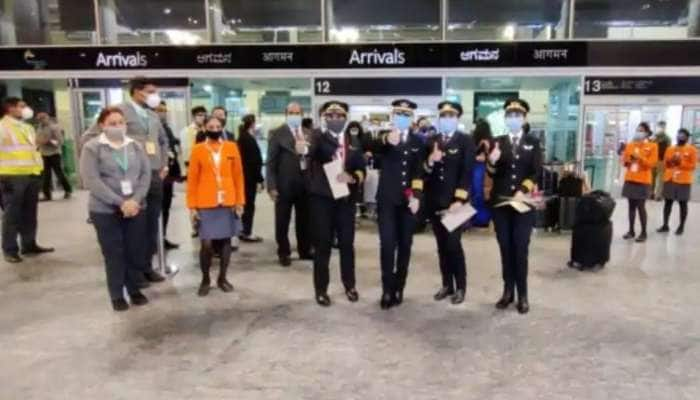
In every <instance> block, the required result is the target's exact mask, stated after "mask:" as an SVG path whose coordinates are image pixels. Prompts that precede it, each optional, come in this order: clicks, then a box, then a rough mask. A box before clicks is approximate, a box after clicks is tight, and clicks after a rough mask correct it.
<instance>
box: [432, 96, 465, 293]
mask: <svg viewBox="0 0 700 400" xmlns="http://www.w3.org/2000/svg"><path fill="white" fill-rule="evenodd" d="M438 113H439V118H438V126H437V131H438V133H437V134H436V135H435V136H433V137H431V138H429V139H428V141H427V145H428V147H427V150H426V151H427V152H428V153H429V155H428V159H427V161H426V162H425V165H424V166H425V172H426V178H425V179H426V185H425V186H426V187H425V202H426V212H427V215H428V217H429V218H430V221H431V226H432V228H433V233H434V235H435V240H436V242H437V248H438V258H439V262H440V274H441V275H442V287H441V288H440V290H438V292H437V293H436V294H435V296H434V298H435V300H436V301H440V300H443V299H445V298H447V297H449V296H451V301H452V304H460V303H462V302H463V301H464V297H465V295H466V290H467V266H466V261H465V258H464V249H463V248H462V231H463V229H462V228H461V227H459V228H457V229H455V230H453V231H452V232H450V231H448V230H447V229H446V228H445V226H444V225H443V224H442V221H441V219H442V215H443V214H444V213H445V212H454V211H456V210H458V209H459V208H460V207H461V206H462V205H464V204H465V203H466V202H467V201H468V200H469V191H470V190H471V184H472V169H473V165H474V157H475V147H474V142H473V140H472V138H471V136H469V135H466V134H465V133H462V132H460V131H459V130H458V128H457V126H458V125H459V117H460V116H462V106H461V105H460V104H459V103H454V102H450V101H443V102H442V103H440V104H438Z"/></svg>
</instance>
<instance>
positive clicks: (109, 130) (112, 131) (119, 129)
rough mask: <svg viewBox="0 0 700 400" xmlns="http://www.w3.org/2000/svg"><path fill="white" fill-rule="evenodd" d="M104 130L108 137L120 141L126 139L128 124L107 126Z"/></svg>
mask: <svg viewBox="0 0 700 400" xmlns="http://www.w3.org/2000/svg"><path fill="white" fill-rule="evenodd" d="M104 132H105V136H106V137H107V139H109V140H111V141H113V142H118V141H121V140H124V136H126V126H107V127H105V129H104Z"/></svg>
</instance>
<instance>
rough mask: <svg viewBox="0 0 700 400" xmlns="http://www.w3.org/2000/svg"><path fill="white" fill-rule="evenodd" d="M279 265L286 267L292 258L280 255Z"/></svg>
mask: <svg viewBox="0 0 700 400" xmlns="http://www.w3.org/2000/svg"><path fill="white" fill-rule="evenodd" d="M279 260H280V265H281V266H283V267H288V266H290V265H292V259H291V258H289V256H280V258H279Z"/></svg>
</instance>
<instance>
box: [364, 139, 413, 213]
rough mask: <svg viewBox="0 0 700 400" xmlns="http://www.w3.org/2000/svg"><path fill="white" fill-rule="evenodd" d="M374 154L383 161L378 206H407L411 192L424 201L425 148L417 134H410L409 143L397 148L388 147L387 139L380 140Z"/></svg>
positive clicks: (373, 148)
mask: <svg viewBox="0 0 700 400" xmlns="http://www.w3.org/2000/svg"><path fill="white" fill-rule="evenodd" d="M372 152H373V153H374V154H376V155H379V156H381V157H382V164H381V173H380V174H379V186H378V188H377V204H386V205H400V204H405V203H407V201H408V198H407V197H406V191H407V190H411V191H412V192H413V195H414V196H416V197H420V195H421V192H422V191H423V173H424V169H423V161H425V145H424V143H423V141H422V140H421V139H420V138H419V137H418V136H417V135H416V134H414V133H413V132H410V133H409V134H408V136H407V139H406V141H405V142H403V143H399V144H398V145H396V146H392V145H390V144H389V143H387V142H386V137H383V138H381V139H377V140H375V141H374V143H373V146H372Z"/></svg>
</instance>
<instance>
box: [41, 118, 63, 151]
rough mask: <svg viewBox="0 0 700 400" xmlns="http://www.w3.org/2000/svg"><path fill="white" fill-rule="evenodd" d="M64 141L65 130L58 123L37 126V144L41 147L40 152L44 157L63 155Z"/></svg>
mask: <svg viewBox="0 0 700 400" xmlns="http://www.w3.org/2000/svg"><path fill="white" fill-rule="evenodd" d="M63 141H64V138H63V129H61V127H60V126H59V125H58V124H57V123H55V122H50V123H48V124H46V125H44V124H39V125H37V127H36V143H37V145H39V152H40V153H41V155H42V156H53V155H56V154H61V146H62V145H63ZM52 142H53V143H52Z"/></svg>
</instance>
